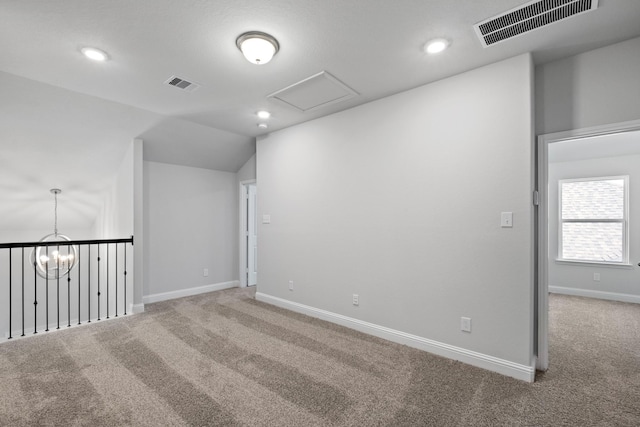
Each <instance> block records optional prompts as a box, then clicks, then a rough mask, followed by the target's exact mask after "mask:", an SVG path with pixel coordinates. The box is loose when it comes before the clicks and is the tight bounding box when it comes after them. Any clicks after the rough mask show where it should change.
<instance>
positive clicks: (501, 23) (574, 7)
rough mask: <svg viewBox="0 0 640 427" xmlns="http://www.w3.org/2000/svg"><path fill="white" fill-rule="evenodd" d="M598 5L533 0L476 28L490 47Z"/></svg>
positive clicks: (593, 0) (591, 1) (583, 0)
mask: <svg viewBox="0 0 640 427" xmlns="http://www.w3.org/2000/svg"><path fill="white" fill-rule="evenodd" d="M597 7H598V0H542V1H540V0H534V1H530V2H528V3H525V4H523V5H522V6H520V7H517V8H515V9H511V10H509V11H507V12H504V13H501V14H500V15H497V16H494V17H492V18H489V19H487V20H485V21H482V22H479V23H477V24H476V25H474V27H473V28H474V29H475V31H476V34H477V35H478V37H479V38H480V41H481V42H482V45H483V46H484V47H489V46H491V45H493V44H496V43H498V42H501V41H504V40H507V39H510V38H512V37H515V36H519V35H520V34H524V33H527V32H529V31H533V30H535V29H536V28H540V27H544V26H545V25H548V24H551V23H552V22H557V21H561V20H563V19H566V18H569V17H570V16H574V15H578V14H580V13H584V12H588V11H590V10H593V9H596V8H597Z"/></svg>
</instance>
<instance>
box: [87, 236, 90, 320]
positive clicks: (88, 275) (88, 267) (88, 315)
mask: <svg viewBox="0 0 640 427" xmlns="http://www.w3.org/2000/svg"><path fill="white" fill-rule="evenodd" d="M87 258H88V259H89V265H87V271H88V272H87V323H91V245H88V246H87Z"/></svg>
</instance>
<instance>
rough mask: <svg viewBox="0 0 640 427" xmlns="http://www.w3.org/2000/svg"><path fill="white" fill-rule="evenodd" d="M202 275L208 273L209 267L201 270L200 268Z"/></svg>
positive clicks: (205, 275)
mask: <svg viewBox="0 0 640 427" xmlns="http://www.w3.org/2000/svg"><path fill="white" fill-rule="evenodd" d="M202 275H203V276H204V277H207V276H208V275H209V269H208V268H205V269H203V270H202Z"/></svg>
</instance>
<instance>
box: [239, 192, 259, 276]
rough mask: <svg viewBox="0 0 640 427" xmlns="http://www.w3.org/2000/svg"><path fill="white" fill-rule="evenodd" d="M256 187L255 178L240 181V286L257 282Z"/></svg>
mask: <svg viewBox="0 0 640 427" xmlns="http://www.w3.org/2000/svg"><path fill="white" fill-rule="evenodd" d="M257 192H258V188H257V185H256V181H255V180H249V181H242V182H240V245H239V246H240V257H239V261H240V262H239V266H240V286H242V287H245V286H255V285H257V283H258V220H257V203H258V194H257Z"/></svg>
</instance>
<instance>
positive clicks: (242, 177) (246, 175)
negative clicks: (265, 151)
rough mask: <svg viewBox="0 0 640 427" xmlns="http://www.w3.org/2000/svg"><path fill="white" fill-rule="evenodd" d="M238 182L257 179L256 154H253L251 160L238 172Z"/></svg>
mask: <svg viewBox="0 0 640 427" xmlns="http://www.w3.org/2000/svg"><path fill="white" fill-rule="evenodd" d="M237 178H238V183H240V182H242V181H248V180H251V179H256V155H255V154H254V155H253V156H251V158H250V159H249V160H247V162H246V163H245V164H244V165H243V166H242V167H241V168H240V170H239V171H238V174H237Z"/></svg>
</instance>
